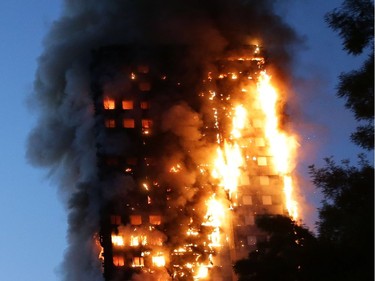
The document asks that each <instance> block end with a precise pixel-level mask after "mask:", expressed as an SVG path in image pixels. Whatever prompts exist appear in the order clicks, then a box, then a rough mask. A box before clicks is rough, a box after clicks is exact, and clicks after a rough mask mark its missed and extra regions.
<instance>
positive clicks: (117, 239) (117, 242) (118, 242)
mask: <svg viewBox="0 0 375 281" xmlns="http://www.w3.org/2000/svg"><path fill="white" fill-rule="evenodd" d="M111 239H112V244H113V246H117V247H122V246H124V238H123V237H122V236H121V235H115V234H112V236H111Z"/></svg>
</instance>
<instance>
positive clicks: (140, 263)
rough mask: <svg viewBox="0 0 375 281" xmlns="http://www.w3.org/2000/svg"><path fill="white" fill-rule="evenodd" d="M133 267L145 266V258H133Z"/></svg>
mask: <svg viewBox="0 0 375 281" xmlns="http://www.w3.org/2000/svg"><path fill="white" fill-rule="evenodd" d="M132 266H133V267H142V266H145V263H144V260H143V257H134V258H133V263H132Z"/></svg>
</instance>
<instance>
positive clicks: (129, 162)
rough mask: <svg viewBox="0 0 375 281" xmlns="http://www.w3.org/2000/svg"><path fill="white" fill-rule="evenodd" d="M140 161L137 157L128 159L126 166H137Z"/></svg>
mask: <svg viewBox="0 0 375 281" xmlns="http://www.w3.org/2000/svg"><path fill="white" fill-rule="evenodd" d="M137 162H138V159H137V158H136V157H130V158H126V164H128V165H137Z"/></svg>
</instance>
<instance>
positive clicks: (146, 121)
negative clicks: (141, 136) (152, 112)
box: [142, 119, 152, 129]
mask: <svg viewBox="0 0 375 281" xmlns="http://www.w3.org/2000/svg"><path fill="white" fill-rule="evenodd" d="M151 127H152V120H150V119H142V128H144V129H151Z"/></svg>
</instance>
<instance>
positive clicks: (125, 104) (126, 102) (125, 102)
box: [122, 100, 133, 110]
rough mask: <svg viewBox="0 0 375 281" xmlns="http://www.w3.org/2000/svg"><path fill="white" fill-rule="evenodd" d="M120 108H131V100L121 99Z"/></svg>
mask: <svg viewBox="0 0 375 281" xmlns="http://www.w3.org/2000/svg"><path fill="white" fill-rule="evenodd" d="M122 109H124V110H130V109H133V101H132V100H123V101H122Z"/></svg>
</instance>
